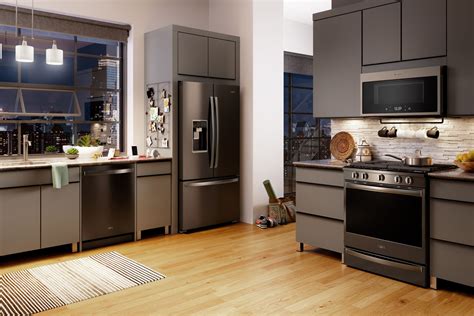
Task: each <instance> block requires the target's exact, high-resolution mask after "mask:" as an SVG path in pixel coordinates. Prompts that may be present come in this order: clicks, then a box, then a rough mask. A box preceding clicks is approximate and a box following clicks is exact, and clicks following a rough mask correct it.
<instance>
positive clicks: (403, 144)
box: [331, 118, 474, 163]
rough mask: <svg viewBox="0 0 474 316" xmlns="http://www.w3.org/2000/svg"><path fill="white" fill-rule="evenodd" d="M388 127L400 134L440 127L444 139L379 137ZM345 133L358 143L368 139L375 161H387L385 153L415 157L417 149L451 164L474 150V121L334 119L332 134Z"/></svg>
mask: <svg viewBox="0 0 474 316" xmlns="http://www.w3.org/2000/svg"><path fill="white" fill-rule="evenodd" d="M399 121H400V120H399ZM384 126H386V127H387V128H388V129H390V128H391V127H392V126H395V127H396V128H397V129H398V130H399V131H400V130H410V131H417V130H420V129H424V130H428V129H430V128H432V127H434V126H437V127H438V130H439V132H440V136H439V138H438V139H431V138H399V137H397V138H384V137H379V136H378V135H377V132H378V131H379V130H380V129H382V128H383V127H384ZM341 131H345V132H349V133H350V134H351V135H352V136H353V137H354V140H355V141H356V143H357V144H359V143H360V142H361V140H362V139H366V140H367V142H368V143H369V144H370V145H371V150H372V155H373V158H374V159H383V158H384V157H383V155H384V154H394V155H400V156H403V155H408V154H409V155H412V154H414V152H415V150H416V149H421V151H422V154H423V155H429V156H432V157H433V160H434V162H436V163H449V162H452V161H453V160H454V158H455V157H456V154H458V153H459V152H462V151H467V150H471V149H474V118H449V119H445V120H444V123H442V124H411V123H410V124H393V123H385V124H380V121H379V120H378V119H371V118H366V119H333V120H332V121H331V135H332V136H334V135H335V134H336V133H338V132H341ZM387 159H391V158H387Z"/></svg>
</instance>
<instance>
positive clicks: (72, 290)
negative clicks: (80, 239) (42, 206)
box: [0, 252, 165, 316]
mask: <svg viewBox="0 0 474 316" xmlns="http://www.w3.org/2000/svg"><path fill="white" fill-rule="evenodd" d="M164 278H165V276H164V275H163V274H161V273H159V272H156V271H153V270H152V269H150V268H148V267H146V266H144V265H142V264H140V263H138V262H136V261H133V260H131V259H129V258H127V257H125V256H123V255H121V254H119V253H117V252H107V253H103V254H98V255H93V256H90V257H85V258H81V259H75V260H70V261H65V262H61V263H55V264H50V265H46V266H42V267H37V268H32V269H28V270H23V271H17V272H11V273H7V274H3V275H1V276H0V315H1V316H7V315H8V316H9V315H30V314H35V313H39V312H43V311H46V310H49V309H53V308H57V307H61V306H64V305H67V304H72V303H76V302H80V301H83V300H87V299H90V298H93V297H97V296H101V295H105V294H108V293H112V292H116V291H120V290H123V289H127V288H130V287H134V286H137V285H142V284H145V283H149V282H153V281H158V280H161V279H164Z"/></svg>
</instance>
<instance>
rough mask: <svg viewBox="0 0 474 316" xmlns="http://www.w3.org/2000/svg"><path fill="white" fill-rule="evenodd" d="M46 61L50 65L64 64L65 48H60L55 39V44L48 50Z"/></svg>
mask: <svg viewBox="0 0 474 316" xmlns="http://www.w3.org/2000/svg"><path fill="white" fill-rule="evenodd" d="M46 63H47V64H48V65H62V64H63V50H62V49H58V47H57V46H56V41H54V40H53V46H52V47H51V48H48V49H47V50H46Z"/></svg>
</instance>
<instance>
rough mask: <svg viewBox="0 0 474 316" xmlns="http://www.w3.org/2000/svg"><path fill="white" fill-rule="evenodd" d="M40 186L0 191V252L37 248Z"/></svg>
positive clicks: (3, 253) (38, 239) (7, 253)
mask: <svg viewBox="0 0 474 316" xmlns="http://www.w3.org/2000/svg"><path fill="white" fill-rule="evenodd" d="M40 202H41V196H40V187H39V186H32V187H21V188H12V189H1V190H0V255H2V256H3V255H9V254H13V253H19V252H24V251H30V250H35V249H39V248H40V204H41V203H40Z"/></svg>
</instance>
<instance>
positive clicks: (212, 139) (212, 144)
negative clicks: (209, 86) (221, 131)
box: [209, 97, 216, 168]
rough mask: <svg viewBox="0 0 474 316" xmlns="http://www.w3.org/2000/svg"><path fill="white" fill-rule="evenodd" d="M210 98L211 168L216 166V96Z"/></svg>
mask: <svg viewBox="0 0 474 316" xmlns="http://www.w3.org/2000/svg"><path fill="white" fill-rule="evenodd" d="M209 100H210V102H211V120H210V121H211V133H210V134H209V135H210V138H211V141H210V151H209V153H210V155H211V157H210V161H209V168H214V164H215V146H214V142H215V138H216V137H215V132H216V129H215V127H214V124H215V112H214V97H209Z"/></svg>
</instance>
